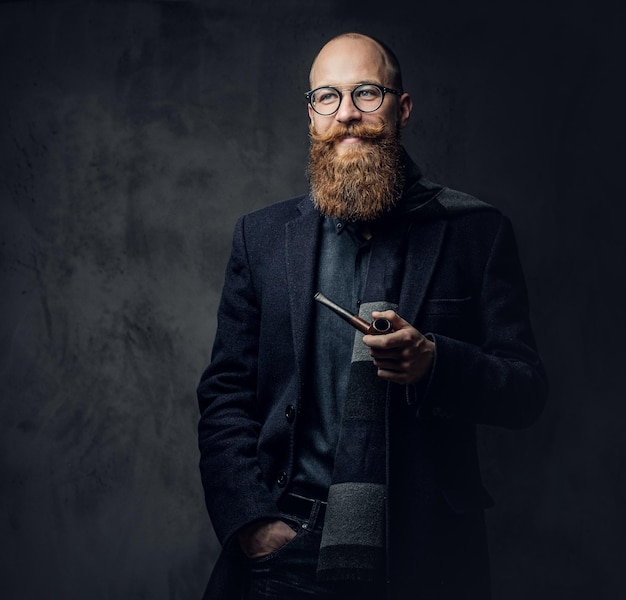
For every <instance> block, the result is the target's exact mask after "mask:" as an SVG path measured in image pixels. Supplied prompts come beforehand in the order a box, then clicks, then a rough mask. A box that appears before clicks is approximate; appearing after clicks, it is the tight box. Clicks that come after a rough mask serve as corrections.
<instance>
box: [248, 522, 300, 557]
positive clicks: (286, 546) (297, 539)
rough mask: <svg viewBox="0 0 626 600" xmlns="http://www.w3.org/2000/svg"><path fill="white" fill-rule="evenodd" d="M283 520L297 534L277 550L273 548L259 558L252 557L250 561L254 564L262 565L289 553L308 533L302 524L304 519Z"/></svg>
mask: <svg viewBox="0 0 626 600" xmlns="http://www.w3.org/2000/svg"><path fill="white" fill-rule="evenodd" d="M283 521H284V522H285V523H287V525H289V527H291V529H293V530H294V531H295V532H296V535H295V536H294V537H293V538H291V539H290V540H289V541H288V542H287V543H285V544H283V545H282V546H281V547H280V548H276V550H273V551H272V552H270V553H269V554H265V555H264V556H259V557H257V558H250V559H249V561H250V562H251V563H252V564H254V565H261V564H264V563H268V562H270V561H274V560H276V559H278V558H279V557H281V556H282V555H283V554H286V553H288V552H289V551H290V550H291V549H292V548H294V547H297V546H299V545H300V540H301V538H302V537H303V536H304V535H305V534H306V533H307V529H306V528H305V527H303V526H302V524H303V523H304V521H302V522H298V521H296V520H295V519H283Z"/></svg>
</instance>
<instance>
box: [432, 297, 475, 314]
mask: <svg viewBox="0 0 626 600" xmlns="http://www.w3.org/2000/svg"><path fill="white" fill-rule="evenodd" d="M471 305H472V297H471V296H467V297H466V298H433V299H431V300H426V302H425V303H424V314H425V315H432V316H450V317H455V316H462V315H465V314H467V312H468V311H469V310H470V308H471Z"/></svg>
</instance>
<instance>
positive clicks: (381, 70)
mask: <svg viewBox="0 0 626 600" xmlns="http://www.w3.org/2000/svg"><path fill="white" fill-rule="evenodd" d="M388 78H389V71H388V69H387V67H386V62H385V59H384V54H383V52H382V50H381V49H380V48H379V46H378V45H377V44H376V43H375V42H373V41H372V40H369V39H367V38H356V39H355V38H340V39H336V40H333V41H331V42H329V43H328V44H326V46H324V47H323V48H322V50H321V51H320V53H319V54H318V55H317V58H316V59H315V61H314V63H313V67H312V68H311V88H316V87H320V86H323V85H333V86H340V85H353V84H357V83H363V82H371V83H379V84H382V85H390V83H391V82H389V81H387V79H388Z"/></svg>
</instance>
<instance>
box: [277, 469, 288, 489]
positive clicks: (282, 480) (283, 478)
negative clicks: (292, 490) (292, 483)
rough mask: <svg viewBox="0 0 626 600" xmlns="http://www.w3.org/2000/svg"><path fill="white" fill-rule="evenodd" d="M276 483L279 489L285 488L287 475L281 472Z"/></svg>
mask: <svg viewBox="0 0 626 600" xmlns="http://www.w3.org/2000/svg"><path fill="white" fill-rule="evenodd" d="M276 483H277V484H278V485H279V486H280V487H285V485H287V473H286V472H285V471H282V472H281V474H280V475H279V476H278V479H277V480H276Z"/></svg>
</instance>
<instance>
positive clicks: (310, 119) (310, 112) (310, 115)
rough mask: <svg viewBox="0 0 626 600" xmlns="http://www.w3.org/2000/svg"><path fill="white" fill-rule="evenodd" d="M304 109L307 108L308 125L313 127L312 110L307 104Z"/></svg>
mask: <svg viewBox="0 0 626 600" xmlns="http://www.w3.org/2000/svg"><path fill="white" fill-rule="evenodd" d="M306 107H307V109H308V111H309V124H310V125H313V113H314V111H313V108H312V107H311V105H310V104H307V106H306Z"/></svg>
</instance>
